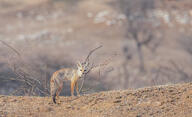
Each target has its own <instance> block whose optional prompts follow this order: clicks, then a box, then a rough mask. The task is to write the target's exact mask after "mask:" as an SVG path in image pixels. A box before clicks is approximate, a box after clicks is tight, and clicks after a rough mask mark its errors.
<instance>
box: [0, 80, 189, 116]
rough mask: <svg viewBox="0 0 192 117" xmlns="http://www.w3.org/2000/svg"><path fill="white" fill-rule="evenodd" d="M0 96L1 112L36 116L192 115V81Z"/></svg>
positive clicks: (12, 114)
mask: <svg viewBox="0 0 192 117" xmlns="http://www.w3.org/2000/svg"><path fill="white" fill-rule="evenodd" d="M60 102H61V103H60V104H53V103H52V102H51V100H50V98H49V97H25V96H24V97H23V96H20V97H15V96H0V114H1V116H2V117H4V116H5V117H6V116H19V117H23V116H33V117H52V116H54V117H69V116H70V117H109V116H110V117H120V116H121V117H191V116H192V83H187V84H178V85H167V86H158V87H151V88H142V89H138V90H122V91H109V92H100V93H94V94H89V95H83V96H80V97H73V98H72V97H63V96H60Z"/></svg>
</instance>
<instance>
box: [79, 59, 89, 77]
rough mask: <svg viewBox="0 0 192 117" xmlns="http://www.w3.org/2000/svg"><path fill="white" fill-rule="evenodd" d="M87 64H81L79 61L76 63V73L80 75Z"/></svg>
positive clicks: (84, 70)
mask: <svg viewBox="0 0 192 117" xmlns="http://www.w3.org/2000/svg"><path fill="white" fill-rule="evenodd" d="M86 67H87V64H81V63H80V62H78V63H77V74H78V76H79V77H81V76H82V75H83V74H84V73H85V72H86V71H87V69H86Z"/></svg>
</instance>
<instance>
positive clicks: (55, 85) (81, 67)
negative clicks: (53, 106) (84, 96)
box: [50, 62, 86, 103]
mask: <svg viewBox="0 0 192 117" xmlns="http://www.w3.org/2000/svg"><path fill="white" fill-rule="evenodd" d="M85 71H86V64H81V63H80V62H78V63H77V69H71V68H63V69H60V70H58V71H56V72H54V73H53V75H52V77H51V80H50V93H51V97H52V100H53V102H54V103H56V97H57V98H58V96H59V94H60V92H61V90H62V87H63V82H64V81H66V80H69V81H71V96H74V88H75V87H76V92H77V95H78V96H79V95H80V94H79V88H78V80H79V79H80V78H81V77H82V76H83V74H84V73H85Z"/></svg>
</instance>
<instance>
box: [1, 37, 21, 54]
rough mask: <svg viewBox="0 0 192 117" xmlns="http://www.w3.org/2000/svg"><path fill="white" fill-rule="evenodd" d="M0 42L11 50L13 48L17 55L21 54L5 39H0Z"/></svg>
mask: <svg viewBox="0 0 192 117" xmlns="http://www.w3.org/2000/svg"><path fill="white" fill-rule="evenodd" d="M0 42H1V43H2V44H4V45H5V46H7V47H8V48H10V49H11V50H13V51H14V52H15V53H16V54H17V55H18V56H21V54H20V52H19V51H18V50H16V49H15V48H13V47H12V46H11V45H9V44H8V43H6V42H5V41H2V40H0Z"/></svg>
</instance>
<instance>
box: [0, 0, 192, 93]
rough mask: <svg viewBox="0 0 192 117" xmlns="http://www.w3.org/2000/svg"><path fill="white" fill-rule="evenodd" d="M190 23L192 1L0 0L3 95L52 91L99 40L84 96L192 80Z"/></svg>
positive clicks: (66, 90) (0, 86)
mask: <svg viewBox="0 0 192 117" xmlns="http://www.w3.org/2000/svg"><path fill="white" fill-rule="evenodd" d="M191 26H192V2H191V0H14V1H13V0H0V40H1V41H0V94H3V95H34V96H47V95H49V80H50V77H51V75H52V73H54V72H55V71H56V70H58V69H60V68H64V67H74V68H75V67H76V63H77V61H84V59H85V58H86V56H87V55H88V53H89V52H90V50H92V49H93V48H96V47H98V46H99V45H102V46H103V47H102V48H100V49H98V50H97V51H95V52H94V53H93V55H91V57H90V61H91V63H94V64H95V65H100V64H105V65H103V66H100V67H97V68H95V69H93V70H92V71H91V72H90V73H89V74H88V76H87V78H86V80H85V84H84V87H83V90H82V94H83V93H93V92H99V91H108V90H121V89H135V88H141V87H148V86H155V85H167V84H175V83H184V82H190V81H192V71H191V67H192V33H191V32H192V28H191ZM81 82H82V81H81V80H80V83H81ZM69 85H70V83H69V82H65V83H64V88H63V91H62V95H70V94H69V92H70V86H69Z"/></svg>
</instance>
